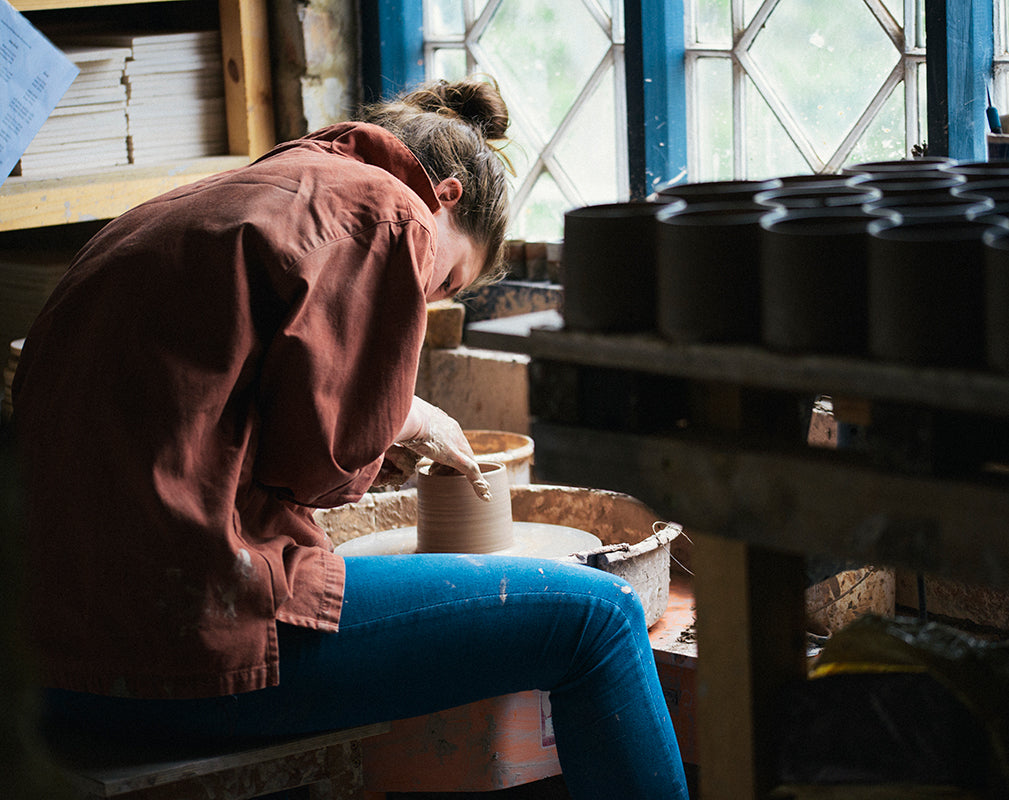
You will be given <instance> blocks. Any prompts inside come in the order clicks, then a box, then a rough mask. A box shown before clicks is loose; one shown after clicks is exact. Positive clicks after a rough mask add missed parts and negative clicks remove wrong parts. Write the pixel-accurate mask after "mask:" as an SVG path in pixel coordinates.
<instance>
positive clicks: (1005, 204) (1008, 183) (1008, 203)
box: [950, 176, 1009, 214]
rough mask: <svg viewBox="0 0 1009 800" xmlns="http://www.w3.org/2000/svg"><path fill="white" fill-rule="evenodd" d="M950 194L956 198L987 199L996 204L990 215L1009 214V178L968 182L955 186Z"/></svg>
mask: <svg viewBox="0 0 1009 800" xmlns="http://www.w3.org/2000/svg"><path fill="white" fill-rule="evenodd" d="M950 194H952V195H953V196H954V197H987V198H988V199H989V200H991V201H992V203H994V206H993V207H992V210H991V212H990V213H992V214H1005V213H1006V212H1009V176H1007V177H1005V178H991V179H989V180H985V181H968V182H967V183H965V184H963V185H962V186H954V187H953V188H952V189H950Z"/></svg>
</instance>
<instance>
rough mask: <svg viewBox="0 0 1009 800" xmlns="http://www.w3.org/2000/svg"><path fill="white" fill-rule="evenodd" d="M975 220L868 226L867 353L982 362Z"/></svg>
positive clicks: (966, 364)
mask: <svg viewBox="0 0 1009 800" xmlns="http://www.w3.org/2000/svg"><path fill="white" fill-rule="evenodd" d="M989 227H990V225H989V224H988V223H985V222H982V221H969V220H956V221H952V220H946V221H942V222H935V221H904V222H899V221H896V220H893V219H889V220H876V221H874V222H873V223H871V224H870V226H869V255H868V264H869V352H870V354H871V355H872V356H874V357H876V358H880V359H884V360H888V361H895V362H901V363H904V364H913V365H916V366H933V367H960V368H973V367H978V366H980V365H982V364H983V363H984V360H985V359H984V338H985V337H984V305H985V303H984V281H983V277H984V266H983V261H984V256H983V244H982V235H983V234H984V232H985V231H986V230H987V229H988V228H989Z"/></svg>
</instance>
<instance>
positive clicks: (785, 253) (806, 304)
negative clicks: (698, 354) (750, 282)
mask: <svg viewBox="0 0 1009 800" xmlns="http://www.w3.org/2000/svg"><path fill="white" fill-rule="evenodd" d="M873 219H876V218H875V217H872V216H870V215H868V214H867V213H865V212H864V211H862V210H861V209H860V208H857V207H856V208H852V207H842V208H829V209H804V210H790V211H786V212H782V213H779V214H770V215H767V216H765V217H763V219H762V220H761V256H760V275H761V288H760V292H761V307H762V314H761V339H762V340H763V342H764V344H765V345H766V346H767V347H769V348H771V349H773V350H780V351H784V352H791V353H837V354H846V355H864V354H865V352H866V337H867V306H868V297H867V281H866V252H867V246H868V240H869V232H868V231H869V223H870V222H871V221H872V220H873Z"/></svg>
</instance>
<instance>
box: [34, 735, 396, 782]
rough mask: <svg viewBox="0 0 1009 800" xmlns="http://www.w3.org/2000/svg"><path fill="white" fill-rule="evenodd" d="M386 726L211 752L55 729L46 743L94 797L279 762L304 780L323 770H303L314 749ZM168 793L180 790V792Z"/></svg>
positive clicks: (316, 757) (316, 755)
mask: <svg viewBox="0 0 1009 800" xmlns="http://www.w3.org/2000/svg"><path fill="white" fill-rule="evenodd" d="M389 728H390V726H389V724H388V723H376V724H374V725H364V726H360V727H356V728H347V729H344V730H339V731H331V732H327V733H322V734H318V735H314V736H305V737H299V738H294V739H285V740H282V741H278V742H275V743H271V744H266V745H262V746H252V747H246V748H244V749H238V748H235V749H231V748H221V749H220V750H216V751H207V750H200V749H195V748H191V749H185V748H183V747H179V746H173V747H171V748H167V747H154V746H148V747H145V746H143V745H138V746H136V747H126V746H120V745H118V744H116V745H107V746H101V744H100V743H98V742H95V741H93V740H90V739H88V740H85V739H84V738H83V737H81V736H78V735H72V734H67V733H62V734H60V737H59V738H58V739H55V740H54V742H53V745H52V746H53V750H54V758H55V760H56V761H57V762H58V763H60V764H62V765H64V766H65V768H66V769H67V770H68V772H69V776H70V779H71V781H72V782H73V783H74V785H75V786H77V787H78V789H80V790H81V791H85V792H89V793H92V794H94V795H96V796H99V797H114V796H116V795H120V794H124V793H127V792H131V791H136V790H138V789H140V788H145V789H148V790H149V789H150V788H151V787H155V786H176V787H177V786H178V785H179V784H180V782H183V781H185V782H186V783H185V785H187V786H189V785H191V784H195V782H196V781H198V780H200V779H204V780H205V779H207V777H208V776H212V775H227V776H230V777H228V778H227V780H232V779H234V778H235V777H236V776H238V775H239V774H240V773H241V772H242V771H243V770H248V769H250V768H252V767H255V768H256V769H257V770H258V771H260V772H262V773H264V774H269V773H270V772H271V771H277V770H280V769H281V768H283V769H286V767H284V764H285V763H286V764H290V763H297V764H298V770H299V771H304V773H305V775H306V776H308V777H309V778H310V780H306V781H304V783H308V782H311V780H321V779H322V778H323V777H325V775H322V776H321V777H316V776H317V775H318V772H317V771H316V772H313V771H311V770H308V769H307V767H308V765H310V764H311V763H313V762H320V761H321V760H322V756H321V755H320V754H322V753H323V752H324V751H325V750H327V749H329V748H333V747H335V746H339V745H342V744H344V743H347V742H353V741H358V740H360V739H364V738H367V737H369V736H377V735H379V734H382V733H386V732H387V731H388V730H389ZM99 748H100V749H99ZM221 780H225V779H224V778H222V779H221ZM297 785H303V783H302V784H298V783H291V784H288V785H287V786H297ZM287 786H281V787H279V788H281V789H282V788H287ZM259 788H262V787H259ZM172 791H173V792H175V791H177V790H176V789H173V790H172ZM258 793H264V792H258ZM146 796H147V795H145V797H146ZM166 796H172V795H166ZM174 796H178V797H185V796H186V795H185V793H184V792H182V793H179V794H176V795H174ZM228 796H231V795H228ZM248 796H250V797H251V796H255V795H254V794H250V795H248Z"/></svg>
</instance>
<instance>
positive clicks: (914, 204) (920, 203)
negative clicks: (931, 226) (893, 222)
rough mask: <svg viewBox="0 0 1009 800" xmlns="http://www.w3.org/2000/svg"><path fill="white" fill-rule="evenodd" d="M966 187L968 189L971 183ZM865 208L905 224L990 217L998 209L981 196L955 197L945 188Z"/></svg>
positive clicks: (966, 194) (967, 194)
mask: <svg viewBox="0 0 1009 800" xmlns="http://www.w3.org/2000/svg"><path fill="white" fill-rule="evenodd" d="M963 186H964V187H966V188H969V186H970V184H963ZM956 188H957V187H954V189H956ZM865 208H866V210H867V211H868V212H869V213H870V214H874V215H876V216H883V217H886V216H892V215H893V214H897V215H899V216H900V218H901V219H903V220H906V221H911V220H919V219H920V220H931V221H933V222H941V221H942V220H949V219H954V220H955V219H976V218H977V217H982V216H984V215H985V214H991V213H993V212H994V210H995V201H994V200H992V199H990V198H988V197H984V196H982V195H980V194H974V193H967V192H964V193H962V194H954V193H953V191H952V190H949V189H943V190H939V191H936V192H934V193H932V192H922V193H920V194H917V195H911V196H907V197H881V198H880V199H878V200H873V201H872V202H870V203H867V204H866V206H865Z"/></svg>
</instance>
